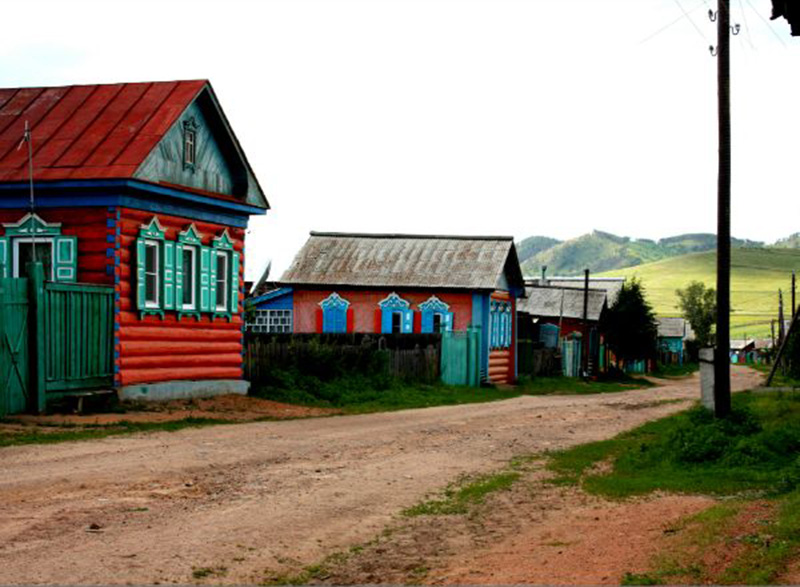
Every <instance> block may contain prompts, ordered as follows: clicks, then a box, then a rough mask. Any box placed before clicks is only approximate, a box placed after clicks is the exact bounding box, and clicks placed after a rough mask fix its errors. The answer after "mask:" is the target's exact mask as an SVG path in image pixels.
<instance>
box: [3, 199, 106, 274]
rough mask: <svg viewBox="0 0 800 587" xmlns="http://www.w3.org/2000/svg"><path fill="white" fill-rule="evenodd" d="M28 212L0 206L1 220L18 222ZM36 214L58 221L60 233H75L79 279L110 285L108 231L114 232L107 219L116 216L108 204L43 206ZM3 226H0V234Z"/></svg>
mask: <svg viewBox="0 0 800 587" xmlns="http://www.w3.org/2000/svg"><path fill="white" fill-rule="evenodd" d="M27 213H28V211H27V210H20V209H17V210H0V224H3V223H9V222H18V221H19V220H21V219H22V217H23V216H25V215H26V214H27ZM36 214H37V215H38V216H39V217H40V218H41V219H42V220H44V221H45V222H60V223H61V234H63V235H65V236H76V237H78V281H79V282H81V283H96V284H99V285H113V284H114V276H113V274H112V273H110V271H109V270H107V269H106V268H107V267H113V263H114V258H113V257H109V256H108V255H107V250H108V249H109V248H113V247H114V245H113V243H110V242H108V239H107V238H106V237H107V235H109V234H111V235H113V234H114V228H113V227H109V226H108V221H109V220H112V221H113V220H114V219H115V218H116V213H115V212H114V211H110V210H109V208H107V207H105V206H103V207H96V208H94V207H92V208H45V209H41V210H36ZM4 233H5V229H4V228H3V227H2V226H0V235H2V234H4Z"/></svg>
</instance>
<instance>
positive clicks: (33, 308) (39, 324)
mask: <svg viewBox="0 0 800 587" xmlns="http://www.w3.org/2000/svg"><path fill="white" fill-rule="evenodd" d="M25 269H26V271H27V273H28V292H29V293H28V303H29V304H30V306H29V307H30V312H29V314H28V342H29V349H30V382H29V388H30V396H29V403H28V408H29V409H30V410H31V411H33V412H34V413H37V414H41V413H42V412H44V411H45V407H46V404H47V397H46V390H45V369H44V367H45V365H44V361H45V354H44V337H45V331H44V303H45V301H44V299H45V298H44V268H43V267H42V264H41V263H38V262H36V263H28V264H27V265H26V267H25Z"/></svg>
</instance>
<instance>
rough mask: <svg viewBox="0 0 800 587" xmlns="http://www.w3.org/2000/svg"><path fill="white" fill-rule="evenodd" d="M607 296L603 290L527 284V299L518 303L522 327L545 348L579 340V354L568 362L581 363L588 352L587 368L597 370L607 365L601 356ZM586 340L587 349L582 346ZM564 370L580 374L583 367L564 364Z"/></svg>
mask: <svg viewBox="0 0 800 587" xmlns="http://www.w3.org/2000/svg"><path fill="white" fill-rule="evenodd" d="M528 283H531V282H528ZM607 299H608V294H607V292H606V291H605V290H602V289H588V290H584V289H583V288H577V287H565V286H552V285H545V286H542V285H538V284H536V285H527V286H526V287H525V298H524V299H522V300H520V303H519V310H518V311H519V322H520V326H519V329H520V331H521V332H530V333H531V334H530V336H531V337H533V338H535V340H538V341H539V342H540V343H541V344H542V345H543V346H544V347H545V348H561V347H562V345H563V343H564V341H566V340H567V339H571V340H576V341H578V340H579V343H578V344H579V345H580V348H579V349H576V352H577V353H578V356H577V357H576V358H575V359H574V361H568V362H570V363H572V362H575V361H577V363H578V364H580V362H581V358H582V354H583V353H588V354H587V356H586V362H587V369H588V370H589V372H590V373H593V372H596V371H597V369H599V368H601V367H604V366H605V364H606V361H605V360H604V358H605V357H601V344H600V343H601V332H600V320H601V318H602V316H603V312H605V311H606V309H607V308H608V303H607ZM584 311H585V312H586V314H585V315H584ZM586 341H588V345H589V346H588V350H586V349H585V348H584V346H583V345H585V344H587V342H586ZM561 350H562V351H565V349H564V348H561ZM564 354H566V352H565V353H564ZM564 373H565V374H567V375H577V374H578V373H580V369H579V368H572V367H567V366H565V368H564Z"/></svg>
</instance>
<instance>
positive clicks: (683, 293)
mask: <svg viewBox="0 0 800 587" xmlns="http://www.w3.org/2000/svg"><path fill="white" fill-rule="evenodd" d="M675 293H676V294H677V295H678V308H680V310H681V312H682V313H683V317H684V318H685V319H686V320H687V321H688V322H689V324H690V325H691V326H692V330H694V336H695V340H696V341H697V345H698V346H699V347H700V348H703V347H709V346H713V345H714V324H716V322H717V293H716V291H715V290H714V288H713V287H706V286H705V285H704V284H703V283H701V282H699V281H692V282H691V283H690V284H689V285H687V286H686V287H685V288H684V289H678V290H675Z"/></svg>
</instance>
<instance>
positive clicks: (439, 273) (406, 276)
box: [280, 232, 522, 290]
mask: <svg viewBox="0 0 800 587" xmlns="http://www.w3.org/2000/svg"><path fill="white" fill-rule="evenodd" d="M504 272H505V275H506V278H507V279H508V280H509V282H510V285H512V286H516V287H519V288H522V272H521V270H520V268H519V260H518V259H517V252H516V248H515V247H514V239H513V238H512V237H510V236H508V237H506V236H501V237H494V236H491V237H490V236H441V235H408V234H346V233H319V232H312V233H311V236H310V237H309V239H308V241H306V244H305V245H304V246H303V248H302V249H300V251H299V252H298V253H297V256H296V257H295V258H294V261H293V262H292V264H291V266H290V267H289V269H287V270H286V272H285V273H284V274H283V277H282V278H281V280H280V283H281V284H286V285H291V284H303V285H325V286H330V285H350V286H358V287H425V288H447V289H450V288H452V289H471V290H474V289H484V290H493V289H495V288H497V287H498V285H499V284H500V283H501V281H502V279H501V278H502V276H503V274H504Z"/></svg>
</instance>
